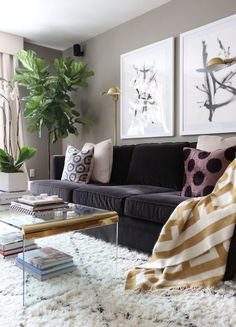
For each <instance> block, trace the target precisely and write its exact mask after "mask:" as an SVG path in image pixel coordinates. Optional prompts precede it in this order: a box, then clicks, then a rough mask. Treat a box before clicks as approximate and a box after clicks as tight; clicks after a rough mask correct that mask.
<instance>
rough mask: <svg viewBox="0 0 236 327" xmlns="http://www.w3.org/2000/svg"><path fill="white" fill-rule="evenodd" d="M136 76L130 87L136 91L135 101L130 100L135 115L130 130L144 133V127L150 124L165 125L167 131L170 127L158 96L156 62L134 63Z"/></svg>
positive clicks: (132, 112)
mask: <svg viewBox="0 0 236 327" xmlns="http://www.w3.org/2000/svg"><path fill="white" fill-rule="evenodd" d="M133 70H134V77H133V78H132V80H131V82H130V87H131V88H133V90H134V92H135V98H134V100H133V101H129V111H130V113H131V114H132V115H133V120H132V121H131V125H130V129H129V132H130V133H131V134H132V133H133V132H135V130H136V131H137V132H138V131H139V132H140V133H141V134H144V129H145V127H147V126H148V125H149V124H151V125H153V126H154V125H155V124H156V125H157V126H158V124H159V126H163V128H164V130H165V132H166V133H168V127H167V126H166V120H165V117H164V115H163V108H162V106H161V104H160V97H158V91H159V88H160V85H159V86H158V71H157V69H156V67H155V64H153V65H151V66H148V65H145V64H143V65H141V66H140V67H137V66H135V65H133Z"/></svg>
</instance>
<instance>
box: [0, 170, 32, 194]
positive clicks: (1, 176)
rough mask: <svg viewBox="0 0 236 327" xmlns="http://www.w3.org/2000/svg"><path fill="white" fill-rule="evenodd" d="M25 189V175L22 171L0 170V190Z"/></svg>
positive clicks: (15, 190)
mask: <svg viewBox="0 0 236 327" xmlns="http://www.w3.org/2000/svg"><path fill="white" fill-rule="evenodd" d="M25 190H27V176H26V173H24V172H19V173H3V172H0V191H5V192H17V191H25Z"/></svg>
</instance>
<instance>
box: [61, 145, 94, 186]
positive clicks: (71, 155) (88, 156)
mask: <svg viewBox="0 0 236 327" xmlns="http://www.w3.org/2000/svg"><path fill="white" fill-rule="evenodd" d="M93 153H94V147H90V148H88V149H86V150H81V151H80V150H78V149H76V148H74V147H73V146H72V145H68V147H67V149H66V155H65V164H64V169H63V172H62V177H61V179H62V180H67V181H70V182H76V183H79V182H81V183H88V182H89V179H90V176H91V174H92V169H93Z"/></svg>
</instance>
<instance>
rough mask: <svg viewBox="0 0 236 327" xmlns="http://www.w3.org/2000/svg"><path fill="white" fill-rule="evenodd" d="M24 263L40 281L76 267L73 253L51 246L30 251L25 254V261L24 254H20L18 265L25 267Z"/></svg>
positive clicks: (26, 268) (17, 260) (27, 269)
mask: <svg viewBox="0 0 236 327" xmlns="http://www.w3.org/2000/svg"><path fill="white" fill-rule="evenodd" d="M23 264H24V266H25V270H26V271H27V272H29V273H30V274H31V275H32V276H34V277H35V278H37V279H38V280H40V281H44V280H46V279H49V278H52V277H55V276H58V275H60V274H63V273H68V272H72V271H74V270H75V269H76V266H75V265H74V262H73V257H72V256H71V255H69V254H66V253H64V252H61V251H59V250H57V249H54V248H51V247H44V248H40V249H37V250H33V251H28V252H27V253H25V255H24V261H23V254H22V253H20V254H18V257H17V258H16V265H17V266H18V267H19V268H21V269H23Z"/></svg>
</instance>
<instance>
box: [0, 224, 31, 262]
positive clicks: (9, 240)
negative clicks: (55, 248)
mask: <svg viewBox="0 0 236 327" xmlns="http://www.w3.org/2000/svg"><path fill="white" fill-rule="evenodd" d="M36 248H37V244H36V243H35V242H34V240H25V251H29V250H33V249H36ZM22 251H23V240H22V234H21V232H18V231H12V232H3V233H0V257H2V258H7V257H10V256H13V255H16V254H17V253H20V252H22Z"/></svg>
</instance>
